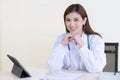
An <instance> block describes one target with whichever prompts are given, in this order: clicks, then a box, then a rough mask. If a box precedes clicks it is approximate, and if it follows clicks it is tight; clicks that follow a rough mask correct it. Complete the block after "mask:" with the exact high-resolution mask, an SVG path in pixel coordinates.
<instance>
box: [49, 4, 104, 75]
mask: <svg viewBox="0 0 120 80" xmlns="http://www.w3.org/2000/svg"><path fill="white" fill-rule="evenodd" d="M64 23H65V27H66V34H62V35H60V36H59V37H58V38H57V40H56V42H55V45H54V48H53V51H52V54H51V56H50V58H49V60H48V67H49V68H50V69H52V70H61V69H68V70H81V71H88V72H91V73H96V72H101V71H102V70H103V68H104V67H105V65H106V55H105V53H104V42H103V40H102V36H101V35H100V34H99V33H97V32H95V31H94V30H92V28H91V26H90V24H89V20H88V16H87V13H86V11H85V9H84V8H83V7H82V6H81V5H80V4H72V5H70V6H68V8H67V9H66V11H65V12H64Z"/></svg>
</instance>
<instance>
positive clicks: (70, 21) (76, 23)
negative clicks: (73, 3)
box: [65, 12, 86, 35]
mask: <svg viewBox="0 0 120 80" xmlns="http://www.w3.org/2000/svg"><path fill="white" fill-rule="evenodd" d="M85 23H86V18H85V19H82V17H81V15H80V14H78V13H77V12H72V13H69V14H68V15H66V17H65V24H66V27H67V29H68V30H69V31H70V33H71V34H74V35H76V34H81V33H82V26H83V25H84V24H85Z"/></svg>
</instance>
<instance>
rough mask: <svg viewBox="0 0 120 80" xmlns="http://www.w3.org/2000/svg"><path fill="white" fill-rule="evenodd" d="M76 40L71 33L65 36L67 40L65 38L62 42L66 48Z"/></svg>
mask: <svg viewBox="0 0 120 80" xmlns="http://www.w3.org/2000/svg"><path fill="white" fill-rule="evenodd" d="M73 39H74V36H73V35H72V34H70V33H67V34H66V35H65V38H64V40H63V41H62V45H63V46H66V45H67V44H68V43H69V42H70V41H71V40H73Z"/></svg>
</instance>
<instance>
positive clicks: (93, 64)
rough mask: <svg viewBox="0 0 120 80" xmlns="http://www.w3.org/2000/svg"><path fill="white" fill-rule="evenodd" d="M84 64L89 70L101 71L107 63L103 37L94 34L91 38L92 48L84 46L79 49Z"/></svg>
mask: <svg viewBox="0 0 120 80" xmlns="http://www.w3.org/2000/svg"><path fill="white" fill-rule="evenodd" d="M78 54H79V55H80V57H81V59H82V62H83V63H84V66H85V67H86V69H87V70H88V71H89V72H92V73H96V72H101V71H102V70H103V68H104V67H105V65H106V55H105V53H104V42H103V40H102V38H101V37H99V36H97V35H94V36H93V37H92V38H91V40H90V49H88V47H87V46H85V45H84V46H83V47H82V48H80V49H79V50H78Z"/></svg>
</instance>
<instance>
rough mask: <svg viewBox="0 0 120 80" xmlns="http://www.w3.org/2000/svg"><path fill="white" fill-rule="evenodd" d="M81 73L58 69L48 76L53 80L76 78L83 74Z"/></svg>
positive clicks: (71, 79) (72, 79)
mask: <svg viewBox="0 0 120 80" xmlns="http://www.w3.org/2000/svg"><path fill="white" fill-rule="evenodd" d="M81 75H82V74H80V73H73V72H67V71H56V72H52V73H50V74H48V75H47V76H46V78H47V79H48V80H49V79H52V80H74V79H76V78H78V77H79V76H81Z"/></svg>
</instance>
